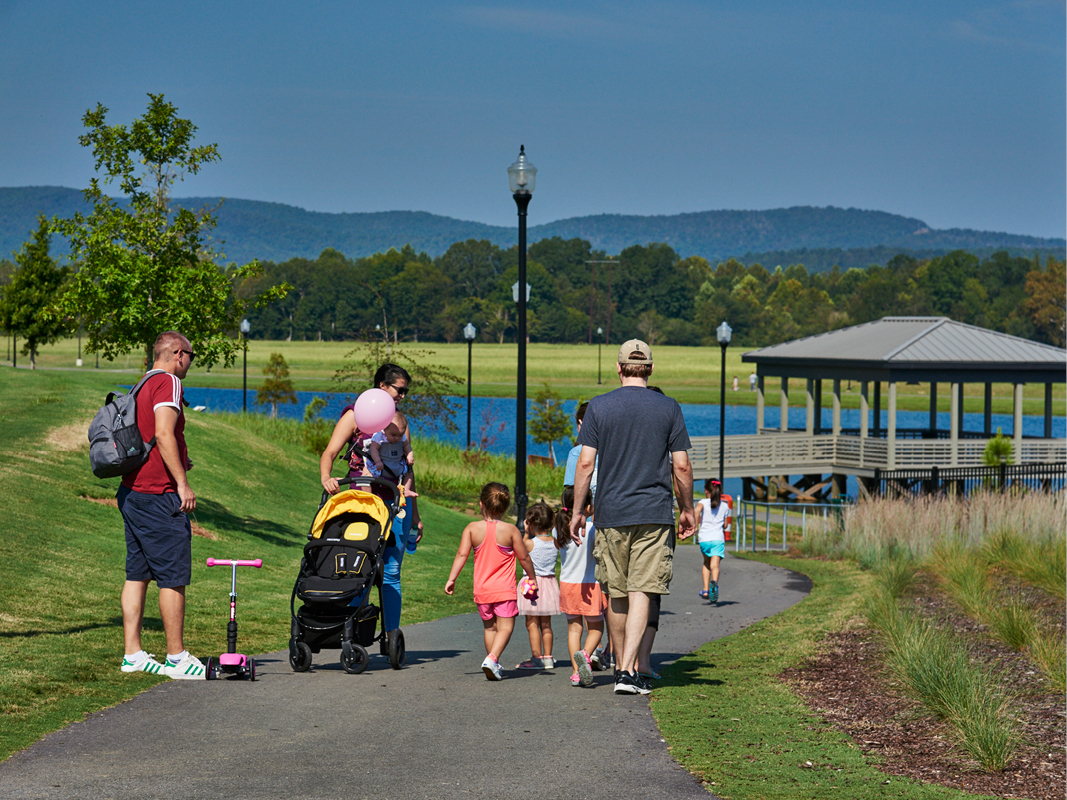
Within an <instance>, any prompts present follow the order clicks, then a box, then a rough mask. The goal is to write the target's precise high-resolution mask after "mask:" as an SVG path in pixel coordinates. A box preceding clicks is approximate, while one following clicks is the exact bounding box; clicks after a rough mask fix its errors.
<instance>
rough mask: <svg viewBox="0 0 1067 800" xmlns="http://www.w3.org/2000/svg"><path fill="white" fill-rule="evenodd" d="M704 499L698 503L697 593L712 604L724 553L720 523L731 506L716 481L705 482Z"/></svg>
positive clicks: (724, 547)
mask: <svg viewBox="0 0 1067 800" xmlns="http://www.w3.org/2000/svg"><path fill="white" fill-rule="evenodd" d="M704 494H705V495H706V496H705V497H704V499H703V500H701V501H700V502H699V503H697V544H698V545H700V552H701V553H702V554H703V556H704V566H703V567H702V568H701V573H702V575H703V578H704V588H703V589H702V590H701V592H700V596H701V597H703V598H704V599H705V600H710V601H711V602H712V603H718V602H719V561H720V560H721V559H722V558H723V556H725V555H726V535H725V534H724V533H723V523H724V522H725V521H726V517H727V516H729V514H730V509H729V507H728V506H727V505H726V503H723V502H721V501H722V484H721V483H719V482H718V481H716V480H710V479H709V480H706V481H704Z"/></svg>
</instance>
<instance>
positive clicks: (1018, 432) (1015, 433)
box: [1011, 383, 1024, 464]
mask: <svg viewBox="0 0 1067 800" xmlns="http://www.w3.org/2000/svg"><path fill="white" fill-rule="evenodd" d="M1023 385H1024V384H1021V383H1017V384H1015V402H1014V403H1013V404H1012V417H1013V419H1012V423H1011V434H1012V438H1013V439H1014V440H1015V463H1016V464H1021V463H1023Z"/></svg>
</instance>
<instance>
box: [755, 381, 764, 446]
mask: <svg viewBox="0 0 1067 800" xmlns="http://www.w3.org/2000/svg"><path fill="white" fill-rule="evenodd" d="M765 402H766V400H765V398H764V396H763V376H762V375H760V376H758V377H757V378H756V433H762V432H763V412H764V411H765V410H766V407H765Z"/></svg>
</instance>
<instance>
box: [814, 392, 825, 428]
mask: <svg viewBox="0 0 1067 800" xmlns="http://www.w3.org/2000/svg"><path fill="white" fill-rule="evenodd" d="M822 431H823V427H822V379H821V378H816V379H815V435H816V436H821V435H822Z"/></svg>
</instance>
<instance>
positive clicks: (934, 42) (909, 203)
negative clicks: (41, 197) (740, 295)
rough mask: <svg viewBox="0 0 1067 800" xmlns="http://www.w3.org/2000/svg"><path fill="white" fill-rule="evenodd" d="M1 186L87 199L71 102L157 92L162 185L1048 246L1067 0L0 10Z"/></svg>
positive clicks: (45, 6)
mask: <svg viewBox="0 0 1067 800" xmlns="http://www.w3.org/2000/svg"><path fill="white" fill-rule="evenodd" d="M0 30H2V31H3V33H4V35H3V46H2V47H0V76H2V77H0V108H2V113H0V186H29V185H58V186H69V187H72V188H78V189H80V188H84V187H85V186H86V185H87V183H88V180H89V178H90V177H91V176H92V174H93V173H92V159H91V156H90V153H89V151H88V150H86V149H84V148H82V147H80V146H79V145H78V143H77V136H78V135H79V133H80V132H81V115H82V114H83V113H84V112H85V110H86V109H88V108H89V107H91V106H95V104H96V103H97V102H100V103H103V104H104V105H105V106H107V107H108V108H110V109H111V114H110V115H109V120H110V121H112V122H115V123H119V122H122V123H129V122H130V121H131V120H132V119H133V118H134V117H136V116H139V115H140V114H141V113H143V111H144V109H145V106H146V102H147V98H146V93H147V92H153V93H160V92H161V93H164V94H165V95H166V97H167V99H168V100H170V101H171V102H173V103H175V104H176V105H177V106H178V109H179V112H180V113H181V115H182V116H184V117H188V118H190V119H192V120H193V122H194V123H195V124H196V125H197V126H198V127H199V129H200V130H199V134H198V142H200V143H209V142H217V143H218V145H219V148H220V151H221V153H222V162H221V163H220V164H217V165H213V166H210V167H208V168H207V169H206V171H205V172H203V173H201V175H200V176H197V177H195V178H191V179H190V180H188V181H186V183H185V184H183V185H180V186H179V188H178V190H177V191H176V192H175V194H176V195H178V196H188V195H224V196H227V197H235V198H248V199H255V200H269V201H275V202H281V203H287V204H291V205H296V206H300V207H303V208H307V209H311V210H315V211H332V212H336V211H385V210H396V209H404V210H406V209H412V210H423V211H430V212H433V213H436V214H444V215H448V216H451V217H456V218H460V219H467V220H475V221H479V222H486V223H491V224H498V225H511V224H514V222H515V207H514V203H513V202H512V200H511V197H510V195H509V194H508V191H507V176H506V169H507V167H508V165H509V164H510V163H511V162H512V161H513V160H514V159H515V156H516V155H517V153H518V149H519V145H520V144H525V145H526V150H527V153H528V155H529V157H530V159H531V161H533V163H534V164H535V165H536V166H537V167H538V168H539V169H540V172H539V174H538V178H537V190H536V193H535V196H534V200H533V202H532V204H531V206H530V221H531V224H538V223H542V222H550V221H553V220H557V219H562V218H566V217H573V216H582V215H586V214H599V213H622V214H675V213H679V212H691V211H705V210H710V209H766V208H779V207H784V206H793V205H816V206H826V205H833V206H841V207H857V208H865V209H878V210H883V211H890V212H893V213H898V214H904V215H909V216H915V217H918V218H920V219H923V220H924V221H925V222H926V223H927V224H929V225H930V226H932V227H935V228H951V227H961V228H976V229H981V230H996V231H1007V232H1011V233H1023V234H1032V235H1037V236H1057V237H1062V236H1064V235H1065V226H1067V223H1065V217H1067V204H1065V195H1067V187H1065V169H1067V164H1065V149H1067V143H1065V135H1067V134H1065V118H1067V106H1065V92H1067V74H1065V73H1067V68H1065V64H1067V54H1065V53H1067V47H1065V38H1067V34H1065V10H1064V3H1063V0H1055V1H1053V2H1044V0H1022V1H1020V2H1001V1H1000V0H988V1H986V2H983V0H972V1H970V2H959V1H958V0H942V2H937V3H931V2H929V1H928V0H924V2H913V1H912V0H903V1H901V2H892V0H889V1H888V2H877V3H875V2H855V1H853V2H841V1H840V0H818V1H817V2H815V1H814V0H801V1H798V2H791V3H786V2H770V1H769V0H727V1H724V2H714V1H713V0H707V1H706V2H659V3H657V2H647V0H646V1H645V2H630V0H615V1H614V2H610V3H607V2H603V3H601V2H589V3H575V2H569V3H563V2H560V3H538V2H525V3H510V2H493V1H492V0H486V2H481V3H479V2H472V3H470V4H454V3H448V2H433V3H430V2H425V3H424V2H390V3H364V2H352V1H351V0H348V2H307V3H302V4H297V3H280V2H271V1H270V0H263V1H261V2H254V3H253V2H223V3H215V2H211V3H208V2H202V0H188V1H187V2H184V3H177V4H175V3H144V2H93V1H92V0H88V2H87V1H86V0H82V1H81V2H66V1H60V0H33V2H12V1H11V0H0Z"/></svg>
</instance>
